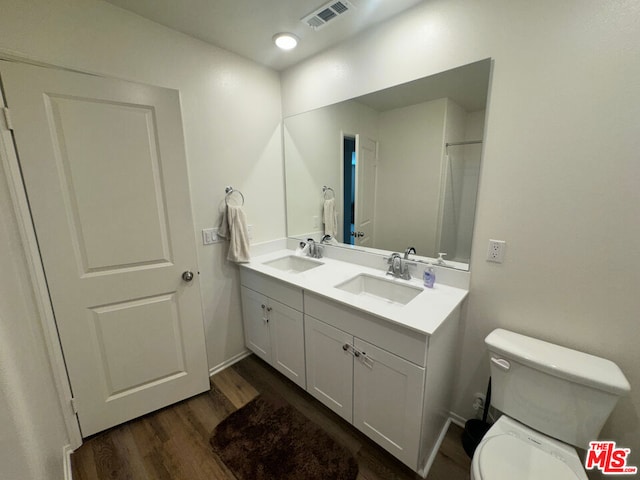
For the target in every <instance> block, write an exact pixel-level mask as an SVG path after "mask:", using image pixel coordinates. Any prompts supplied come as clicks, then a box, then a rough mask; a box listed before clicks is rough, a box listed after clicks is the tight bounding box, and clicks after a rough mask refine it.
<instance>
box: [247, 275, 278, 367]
mask: <svg viewBox="0 0 640 480" xmlns="http://www.w3.org/2000/svg"><path fill="white" fill-rule="evenodd" d="M241 295H242V319H243V322H244V341H245V344H246V345H247V347H248V348H249V349H250V350H251V351H252V352H253V353H255V354H256V355H257V356H259V357H260V358H261V359H262V360H264V361H265V362H267V363H269V364H271V338H270V336H269V319H268V317H267V297H265V296H264V295H262V294H260V293H258V292H255V291H253V290H251V289H250V288H247V287H241Z"/></svg>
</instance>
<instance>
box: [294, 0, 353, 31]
mask: <svg viewBox="0 0 640 480" xmlns="http://www.w3.org/2000/svg"><path fill="white" fill-rule="evenodd" d="M352 8H353V5H352V4H351V3H349V2H347V1H346V0H340V1H338V2H336V1H333V2H329V3H327V4H325V5H323V6H321V7H320V8H318V9H317V10H316V11H315V12H312V13H310V14H309V15H307V16H306V17H304V18H302V20H301V21H302V22H303V23H306V24H307V25H309V26H310V27H311V28H313V29H314V30H319V29H321V28H322V27H324V26H325V25H326V24H327V23H328V22H330V21H331V20H333V19H334V18H337V17H338V16H340V15H342V14H343V13H346V12H348V11H349V10H351V9H352Z"/></svg>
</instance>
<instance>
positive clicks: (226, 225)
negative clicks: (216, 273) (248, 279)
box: [218, 205, 249, 263]
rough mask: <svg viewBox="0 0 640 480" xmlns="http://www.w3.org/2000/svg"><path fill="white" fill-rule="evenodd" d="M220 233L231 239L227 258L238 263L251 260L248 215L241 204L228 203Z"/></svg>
mask: <svg viewBox="0 0 640 480" xmlns="http://www.w3.org/2000/svg"><path fill="white" fill-rule="evenodd" d="M218 235H219V236H221V237H223V238H226V239H228V240H229V252H228V253H227V260H229V261H231V262H236V263H245V262H248V261H249V233H248V231H247V217H246V216H245V214H244V210H242V207H241V206H239V205H227V207H226V208H225V210H224V213H223V214H222V221H221V222H220V228H219V229H218Z"/></svg>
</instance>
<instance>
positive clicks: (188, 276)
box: [182, 270, 193, 282]
mask: <svg viewBox="0 0 640 480" xmlns="http://www.w3.org/2000/svg"><path fill="white" fill-rule="evenodd" d="M182 279H183V280H184V281H185V282H190V281H191V280H193V272H191V271H189V270H187V271H186V272H183V273H182Z"/></svg>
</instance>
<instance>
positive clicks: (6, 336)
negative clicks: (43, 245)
mask: <svg viewBox="0 0 640 480" xmlns="http://www.w3.org/2000/svg"><path fill="white" fill-rule="evenodd" d="M2 148H4V144H3V141H2V139H1V138H0V149H2ZM20 242H21V241H20V233H19V229H18V224H17V223H16V217H15V215H14V213H13V209H12V199H11V196H10V195H9V187H8V184H7V181H6V177H5V172H4V169H3V162H2V161H0V245H1V246H2V247H1V248H0V272H2V275H0V477H2V478H3V479H4V478H6V479H14V478H15V479H22V478H24V479H33V480H46V479H54V478H55V479H61V478H62V471H63V454H62V453H63V452H62V448H63V446H64V445H67V444H69V443H70V439H69V438H68V437H67V431H66V428H65V424H64V420H63V417H62V412H61V409H60V404H59V401H58V396H57V392H56V389H55V385H54V381H53V375H52V371H51V367H50V364H49V358H48V356H47V350H46V344H45V340H44V336H43V332H42V328H41V323H40V319H39V317H38V310H37V308H36V306H35V305H36V303H35V298H34V292H33V289H32V287H31V283H30V278H29V273H28V272H29V267H28V265H27V261H26V257H25V252H24V250H23V248H22V245H21V243H20ZM49 475H52V476H49Z"/></svg>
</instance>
